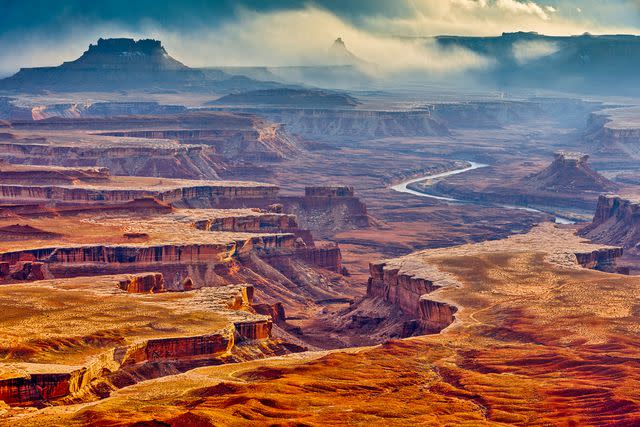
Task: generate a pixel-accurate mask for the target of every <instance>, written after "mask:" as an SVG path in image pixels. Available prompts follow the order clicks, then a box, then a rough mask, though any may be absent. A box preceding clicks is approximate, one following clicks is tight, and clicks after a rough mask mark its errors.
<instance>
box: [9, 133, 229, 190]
mask: <svg viewBox="0 0 640 427" xmlns="http://www.w3.org/2000/svg"><path fill="white" fill-rule="evenodd" d="M0 151H1V152H2V157H3V158H4V159H6V160H7V161H8V162H10V163H14V164H16V165H42V166H66V167H72V168H89V167H90V168H106V169H108V170H109V171H110V173H111V174H113V175H126V176H158V177H165V178H186V179H218V178H219V175H218V172H219V171H222V170H224V169H225V165H224V163H223V161H222V160H221V158H220V155H219V154H217V153H216V151H215V149H214V148H213V147H208V146H203V145H178V144H173V145H172V144H144V143H140V144H125V143H123V144H94V145H91V146H83V145H76V144H71V145H67V144H63V143H60V144H58V143H51V142H49V141H47V140H45V139H37V140H34V139H14V140H11V141H1V142H0ZM9 182H10V181H9Z"/></svg>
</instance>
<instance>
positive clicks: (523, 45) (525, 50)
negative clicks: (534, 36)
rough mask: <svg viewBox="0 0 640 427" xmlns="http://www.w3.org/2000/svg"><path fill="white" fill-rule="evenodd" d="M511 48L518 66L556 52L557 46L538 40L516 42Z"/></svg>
mask: <svg viewBox="0 0 640 427" xmlns="http://www.w3.org/2000/svg"><path fill="white" fill-rule="evenodd" d="M511 48H512V51H513V57H514V58H515V59H516V61H517V62H518V63H519V64H525V63H527V62H529V61H533V60H535V59H538V58H542V57H543V56H548V55H551V54H553V53H556V52H557V51H558V46H557V45H556V44H555V43H550V42H544V41H539V40H535V41H521V42H516V43H514V44H513V46H512V47H511Z"/></svg>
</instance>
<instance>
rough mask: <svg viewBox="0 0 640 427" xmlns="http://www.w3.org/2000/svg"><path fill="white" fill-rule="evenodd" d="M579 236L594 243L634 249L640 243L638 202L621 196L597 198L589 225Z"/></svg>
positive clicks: (639, 209)
mask: <svg viewBox="0 0 640 427" xmlns="http://www.w3.org/2000/svg"><path fill="white" fill-rule="evenodd" d="M580 235H581V236H584V237H587V238H589V239H591V240H593V241H595V242H599V243H607V244H613V245H620V246H623V247H624V248H635V247H637V245H638V244H639V243H640V202H638V201H635V200H630V199H625V198H623V197H621V196H615V195H602V196H600V197H599V198H598V205H597V207H596V212H595V215H594V216H593V221H592V222H591V224H589V225H587V226H586V227H584V228H583V229H582V230H581V231H580Z"/></svg>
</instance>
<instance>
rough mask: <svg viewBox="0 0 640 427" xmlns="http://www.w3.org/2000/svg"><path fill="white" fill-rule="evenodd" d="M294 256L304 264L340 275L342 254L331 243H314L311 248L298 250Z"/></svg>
mask: <svg viewBox="0 0 640 427" xmlns="http://www.w3.org/2000/svg"><path fill="white" fill-rule="evenodd" d="M295 256H296V257H298V258H300V259H302V260H303V261H304V262H306V263H308V264H311V265H315V266H318V267H322V268H325V269H327V270H331V271H334V272H336V273H342V272H343V269H342V253H341V252H340V247H339V246H338V245H337V244H336V243H333V242H321V243H316V245H315V246H313V247H304V248H298V249H296V251H295Z"/></svg>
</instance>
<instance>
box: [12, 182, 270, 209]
mask: <svg viewBox="0 0 640 427" xmlns="http://www.w3.org/2000/svg"><path fill="white" fill-rule="evenodd" d="M150 181H151V182H150ZM88 184H89V183H87V182H77V181H74V182H72V183H71V184H70V185H55V184H54V185H35V184H23V185H18V184H4V183H3V184H0V199H2V200H4V201H38V202H43V201H54V202H73V203H83V202H84V203H95V202H106V203H121V202H127V201H133V200H136V199H143V198H155V199H157V200H160V201H162V202H165V203H168V204H171V205H173V206H177V207H216V206H219V205H226V204H229V203H234V204H240V205H241V204H242V203H243V201H246V200H247V199H249V200H254V201H255V200H256V199H259V200H266V201H272V200H274V199H275V198H276V197H277V195H278V192H279V188H278V187H277V186H275V185H269V184H260V183H251V182H233V181H189V180H163V179H158V180H150V179H149V178H146V179H145V178H140V179H136V178H133V177H131V178H126V179H124V178H122V179H121V178H120V177H114V178H113V179H112V180H108V181H104V182H100V183H96V184H95V185H93V184H92V185H88ZM150 184H151V185H150Z"/></svg>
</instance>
